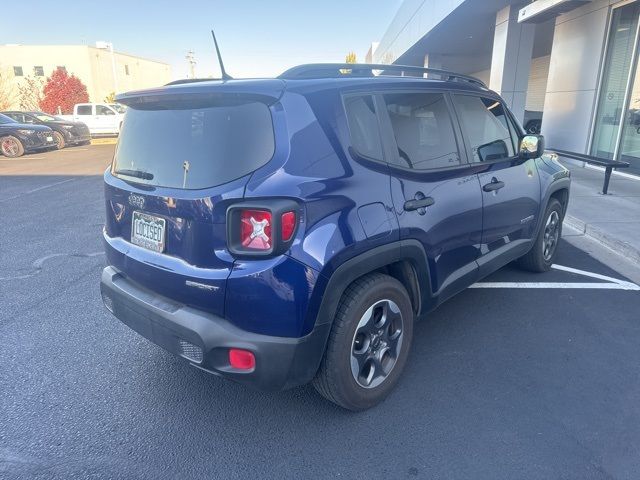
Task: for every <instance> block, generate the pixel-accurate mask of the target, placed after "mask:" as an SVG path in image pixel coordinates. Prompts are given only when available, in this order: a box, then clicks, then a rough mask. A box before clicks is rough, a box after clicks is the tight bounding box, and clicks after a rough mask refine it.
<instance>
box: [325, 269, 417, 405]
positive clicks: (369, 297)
mask: <svg viewBox="0 0 640 480" xmlns="http://www.w3.org/2000/svg"><path fill="white" fill-rule="evenodd" d="M413 322H414V314H413V308H412V305H411V300H410V299H409V295H408V294H407V290H406V289H405V288H404V286H403V285H402V284H401V283H400V282H399V281H398V280H396V279H395V278H393V277H390V276H388V275H383V274H380V273H374V274H369V275H366V276H364V277H362V278H360V279H358V280H356V281H355V282H354V283H352V284H351V285H350V286H349V287H348V288H347V290H346V291H345V292H344V294H343V295H342V299H341V300H340V303H339V305H338V309H337V313H336V317H335V319H334V322H333V326H332V329H331V334H330V335H329V340H328V343H327V348H326V351H325V354H324V357H323V359H322V362H321V364H320V368H319V370H318V373H317V374H316V377H315V378H314V380H313V386H314V387H315V389H316V390H317V391H318V393H320V395H322V396H323V397H325V398H326V399H327V400H329V401H331V402H333V403H335V404H336V405H339V406H341V407H343V408H346V409H348V410H353V411H359V410H365V409H367V408H371V407H373V406H375V405H377V404H378V403H380V402H381V401H382V400H383V399H384V398H385V397H386V396H387V395H388V394H389V393H390V392H391V391H392V390H393V388H394V387H395V385H396V384H397V383H398V380H399V379H400V375H401V374H402V371H403V370H404V367H405V364H406V362H407V357H408V355H409V350H410V347H411V340H412V338H413Z"/></svg>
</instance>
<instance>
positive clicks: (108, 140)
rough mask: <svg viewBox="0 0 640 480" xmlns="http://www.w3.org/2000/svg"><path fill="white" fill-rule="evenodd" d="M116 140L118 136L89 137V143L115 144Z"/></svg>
mask: <svg viewBox="0 0 640 480" xmlns="http://www.w3.org/2000/svg"><path fill="white" fill-rule="evenodd" d="M117 142H118V137H114V138H92V139H91V145H115V144H116V143H117Z"/></svg>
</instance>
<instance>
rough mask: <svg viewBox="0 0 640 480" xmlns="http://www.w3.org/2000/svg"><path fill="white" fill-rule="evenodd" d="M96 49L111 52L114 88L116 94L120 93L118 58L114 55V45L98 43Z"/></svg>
mask: <svg viewBox="0 0 640 480" xmlns="http://www.w3.org/2000/svg"><path fill="white" fill-rule="evenodd" d="M96 48H99V49H101V50H109V51H110V52H111V71H112V72H113V88H114V92H115V93H118V74H117V72H116V56H115V55H114V53H113V43H111V42H96Z"/></svg>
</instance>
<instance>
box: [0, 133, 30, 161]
mask: <svg viewBox="0 0 640 480" xmlns="http://www.w3.org/2000/svg"><path fill="white" fill-rule="evenodd" d="M0 152H2V155H4V156H5V157H9V158H16V157H21V156H22V155H24V147H23V146H22V142H21V141H20V140H18V139H17V138H16V137H12V136H8V137H2V138H0Z"/></svg>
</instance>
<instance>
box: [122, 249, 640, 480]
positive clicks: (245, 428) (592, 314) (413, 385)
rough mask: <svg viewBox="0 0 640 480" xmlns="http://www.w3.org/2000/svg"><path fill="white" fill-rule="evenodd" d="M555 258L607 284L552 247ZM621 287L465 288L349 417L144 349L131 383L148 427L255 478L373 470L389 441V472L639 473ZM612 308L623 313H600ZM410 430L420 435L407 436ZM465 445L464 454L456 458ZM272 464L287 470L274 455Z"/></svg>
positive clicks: (630, 345)
mask: <svg viewBox="0 0 640 480" xmlns="http://www.w3.org/2000/svg"><path fill="white" fill-rule="evenodd" d="M558 263H561V264H563V265H570V266H572V267H576V268H580V269H584V270H589V271H592V272H597V273H600V274H604V275H611V276H614V277H616V278H621V277H620V276H619V275H617V274H616V273H615V272H613V271H611V270H610V269H608V268H607V267H606V266H604V265H602V264H601V263H599V262H597V261H595V260H594V259H593V258H591V257H590V256H589V255H587V254H585V253H584V252H582V251H580V250H578V249H576V248H575V247H573V246H571V245H569V244H567V243H566V242H563V244H562V248H561V250H560V252H559V256H558ZM493 277H494V278H492V280H495V281H513V279H514V278H517V279H518V281H522V279H525V280H524V281H528V282H533V281H553V282H558V281H575V278H574V274H567V273H565V272H556V271H552V272H549V273H547V274H530V273H526V272H521V271H519V270H517V269H516V268H515V267H513V266H511V265H510V266H508V267H506V268H505V269H503V270H502V271H500V272H497V273H496V274H494V275H493ZM562 277H564V278H562ZM569 279H570V280H569ZM585 281H587V282H588V281H589V279H588V278H587V279H585ZM635 293H636V294H635V296H634V292H625V291H609V290H588V289H586V290H580V291H576V290H562V289H559V290H548V289H540V290H527V289H520V290H517V289H516V290H514V289H496V290H483V289H469V290H466V291H465V292H463V293H461V294H460V295H458V296H456V297H454V298H453V299H451V300H449V301H448V302H446V303H445V304H444V305H442V306H441V307H440V308H439V309H438V310H436V311H434V312H433V313H432V314H431V315H430V316H429V318H428V319H427V320H425V321H423V322H420V323H419V324H418V325H417V326H416V331H415V337H414V345H413V350H412V352H411V355H410V360H409V363H408V365H407V370H406V372H405V375H404V378H403V379H402V381H401V383H400V385H399V387H398V388H397V389H396V391H394V392H393V393H392V394H391V395H390V397H389V398H388V399H387V400H386V401H385V402H384V403H383V404H381V405H380V406H379V407H377V408H374V409H372V410H370V411H367V412H363V413H358V414H353V413H349V412H346V411H344V410H341V409H340V408H338V407H336V406H334V405H332V404H330V403H328V402H325V401H324V400H322V399H321V398H320V397H319V396H318V395H316V394H315V392H314V391H313V388H312V387H310V386H305V387H300V388H296V389H294V390H290V391H287V392H281V393H275V394H270V393H261V392H255V391H252V390H249V389H247V388H246V387H243V386H240V385H236V384H233V383H230V382H228V381H224V380H222V379H219V378H215V377H212V376H210V375H208V374H205V373H203V372H200V371H197V370H195V369H193V368H190V367H188V366H187V365H186V364H185V363H184V362H181V361H178V360H176V359H174V358H173V357H172V356H171V355H169V354H167V353H165V352H163V351H161V350H160V349H157V348H155V347H153V348H154V350H153V352H151V351H149V352H148V353H149V354H150V358H149V359H147V360H148V362H145V364H144V365H139V367H140V368H141V370H140V371H137V372H136V375H135V380H133V381H134V383H135V384H136V385H137V386H138V387H139V391H140V392H144V395H149V396H150V397H152V398H154V404H153V407H152V408H153V410H155V412H156V415H158V419H162V424H156V425H154V429H156V428H159V429H160V430H161V431H162V434H166V435H170V436H171V437H172V438H176V439H180V441H181V442H186V444H187V445H189V444H192V446H194V445H193V442H197V441H198V440H197V439H200V441H204V440H206V442H207V445H206V446H205V447H204V450H205V451H207V453H208V454H211V455H213V456H214V457H215V458H217V461H224V462H231V463H233V464H236V465H245V466H247V465H249V460H248V459H249V458H251V459H252V460H251V461H250V462H251V464H253V465H255V464H256V463H255V462H256V457H258V459H264V460H265V462H266V463H265V465H267V466H266V467H265V469H266V470H265V472H271V473H272V474H274V475H275V474H276V473H277V474H282V472H284V471H288V469H289V468H293V469H294V468H296V465H298V466H300V465H306V464H307V463H308V462H312V461H313V460H312V458H314V457H316V456H324V458H332V462H331V466H329V467H328V470H327V473H330V472H331V473H333V474H336V472H344V471H352V469H353V468H354V465H361V466H362V465H366V470H367V471H379V470H376V468H382V469H384V468H387V467H385V465H386V462H385V460H384V455H382V456H381V455H380V453H379V449H381V448H382V445H383V444H385V443H392V444H393V445H395V446H396V447H395V448H396V449H398V451H397V452H396V453H395V454H394V455H395V456H394V462H395V466H396V467H397V468H399V472H400V475H399V477H403V476H414V474H416V473H419V474H420V475H423V474H426V475H427V476H432V475H443V474H446V476H449V477H465V476H466V477H468V476H469V475H471V476H474V477H476V478H481V477H485V476H487V475H488V476H491V477H492V478H498V477H500V476H498V477H496V476H495V472H496V471H500V472H503V473H504V478H509V477H511V478H513V476H514V475H515V476H518V472H520V473H522V472H521V471H520V467H521V466H522V465H528V466H529V470H527V471H528V473H531V474H532V475H533V476H536V477H539V476H542V477H545V476H549V477H552V476H553V477H555V476H557V475H558V474H559V472H571V473H572V475H575V476H576V477H588V476H596V477H597V476H599V474H598V472H600V470H599V466H598V462H599V460H596V459H598V458H609V459H610V460H609V462H608V463H610V465H607V468H609V467H612V466H614V465H615V466H616V468H631V467H636V468H637V467H640V460H638V457H637V456H635V455H634V454H632V452H633V451H634V449H635V448H637V447H638V446H640V429H638V428H633V427H630V426H629V425H633V424H635V425H638V424H640V408H639V407H638V406H637V402H634V400H633V399H634V398H637V394H638V393H640V391H639V387H638V385H637V382H636V381H635V380H634V379H637V367H636V366H637V365H638V364H639V363H640V352H639V351H638V349H637V344H638V342H639V341H640V327H639V326H638V322H637V319H635V316H634V313H633V312H637V310H638V308H640V301H639V299H638V295H637V292H635ZM621 304H625V305H628V308H625V311H623V312H620V311H619V309H618V311H617V313H616V315H611V312H612V311H613V310H614V309H615V308H616V307H618V306H619V305H621ZM135 343H142V340H140V341H136V342H135ZM144 350H149V349H148V348H146V347H145V348H144ZM136 370H137V368H136V367H135V366H134V367H132V373H133V371H136ZM132 387H133V385H132ZM139 394H140V393H139ZM620 412H624V415H625V417H626V420H625V421H624V422H623V421H622V420H621V418H620ZM627 422H635V423H627ZM380 432H384V433H382V434H381V433H380ZM157 433H160V432H157ZM359 438H360V439H361V438H366V439H368V440H367V442H364V444H362V443H361V442H358V441H357V439H359ZM415 438H420V439H421V441H420V442H418V443H416V442H412V441H410V439H415ZM622 439H624V444H625V445H626V447H625V448H622ZM221 444H222V445H224V446H225V447H223V446H221ZM269 444H277V445H280V446H285V447H287V448H292V449H293V450H294V451H295V452H298V453H301V455H300V456H299V458H298V459H297V460H294V461H291V460H290V457H289V456H288V455H287V454H284V453H282V452H281V453H277V452H273V451H271V450H270V449H268V448H267V449H266V451H265V445H269ZM229 445H233V449H229V447H228V446H229ZM184 446H185V447H186V445H184ZM200 446H202V444H200ZM221 448H222V450H221ZM287 448H285V450H287ZM232 452H233V453H232ZM467 452H473V455H472V456H471V457H468V458H464V459H463V460H462V458H463V457H465V455H466V453H467ZM200 454H201V455H206V454H205V453H204V452H203V451H202V449H201V451H200ZM273 456H275V458H276V459H278V458H279V460H277V461H275V460H274V458H273ZM327 456H328V457H327ZM267 457H268V458H270V460H267ZM203 458H204V457H202V458H201V460H202V459H203ZM285 459H287V460H286V461H287V462H291V463H289V464H288V466H285V465H282V464H280V463H278V462H280V461H285ZM258 461H259V460H258ZM245 462H246V463H245ZM532 466H533V467H532ZM202 468H206V467H205V466H204V465H203V466H202ZM531 468H533V470H531Z"/></svg>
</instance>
